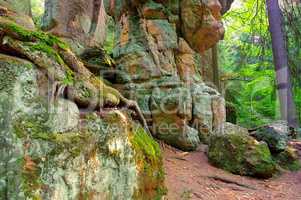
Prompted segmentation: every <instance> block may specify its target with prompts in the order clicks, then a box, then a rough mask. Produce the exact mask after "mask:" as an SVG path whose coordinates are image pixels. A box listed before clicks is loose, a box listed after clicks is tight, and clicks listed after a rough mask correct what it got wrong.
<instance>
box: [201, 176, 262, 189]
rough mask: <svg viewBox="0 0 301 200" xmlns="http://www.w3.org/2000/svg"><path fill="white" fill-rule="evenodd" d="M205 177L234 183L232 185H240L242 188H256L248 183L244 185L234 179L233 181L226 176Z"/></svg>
mask: <svg viewBox="0 0 301 200" xmlns="http://www.w3.org/2000/svg"><path fill="white" fill-rule="evenodd" d="M207 178H211V179H214V180H216V181H221V182H223V183H227V184H234V185H237V186H240V187H243V188H247V189H251V190H256V188H254V187H252V186H250V185H245V184H242V183H238V182H236V181H233V180H230V179H227V178H223V177H219V176H208V177H207Z"/></svg>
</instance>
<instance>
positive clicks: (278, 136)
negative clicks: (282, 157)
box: [251, 121, 289, 153]
mask: <svg viewBox="0 0 301 200" xmlns="http://www.w3.org/2000/svg"><path fill="white" fill-rule="evenodd" d="M251 135H252V136H253V137H255V138H256V139H257V140H259V141H264V142H266V143H267V144H268V146H269V148H270V150H271V152H272V153H280V152H282V151H284V150H285V149H286V147H287V144H288V141H289V136H288V135H289V127H288V125H287V123H286V122H283V121H279V122H275V123H272V124H269V125H266V126H263V127H260V128H258V129H257V130H256V131H255V132H252V133H251Z"/></svg>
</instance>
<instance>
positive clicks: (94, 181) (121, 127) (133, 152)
mask: <svg viewBox="0 0 301 200" xmlns="http://www.w3.org/2000/svg"><path fill="white" fill-rule="evenodd" d="M0 32H1V35H2V36H4V37H1V44H0V49H1V52H2V53H6V54H9V55H4V54H0V65H1V69H0V77H1V78H0V82H1V84H0V85H1V87H0V102H1V104H0V111H1V112H0V124H1V137H0V143H1V147H0V153H1V156H0V166H1V169H0V198H1V199H7V198H9V199H60V200H61V199H66V200H68V199H70V200H71V199H128V200H131V199H141V198H142V197H143V199H154V198H158V199H160V198H161V196H162V195H163V194H164V191H165V189H164V184H163V181H164V173H163V169H162V156H161V151H160V148H159V146H158V144H157V143H156V142H155V141H154V140H153V138H152V137H150V136H149V135H148V134H149V133H148V132H147V131H145V130H144V129H143V128H144V124H143V125H142V126H141V124H140V123H141V122H139V117H138V121H136V120H134V119H133V118H132V117H131V116H132V114H133V115H135V112H136V113H137V111H135V108H137V107H136V106H135V104H131V105H130V107H126V106H127V105H121V106H120V107H118V106H119V105H118V104H119V103H120V102H121V103H126V102H125V101H127V100H126V99H125V98H124V97H123V96H122V95H120V93H119V92H118V91H117V90H115V89H113V88H111V87H109V86H106V85H105V84H104V83H102V81H101V79H99V78H97V77H96V76H95V75H93V74H92V73H91V72H89V71H88V70H87V69H86V68H85V66H84V65H83V63H82V62H81V61H80V60H79V59H78V58H77V57H76V56H75V55H74V54H73V53H72V52H71V51H70V49H69V46H68V45H66V44H65V43H64V42H62V41H61V40H60V39H58V38H57V37H55V36H52V35H51V34H46V33H43V32H36V31H33V30H30V29H28V28H25V27H23V26H21V25H19V24H17V23H16V22H14V21H11V20H10V19H9V18H7V16H4V17H3V16H2V17H0ZM75 83H81V84H80V87H78V88H76V87H74V84H75ZM66 88H68V89H69V90H71V89H72V88H76V89H77V91H78V90H79V91H80V94H81V95H77V94H76V93H75V94H74V95H75V97H79V98H81V97H85V98H87V99H88V100H87V101H91V98H92V97H93V98H94V99H96V100H97V102H98V103H96V105H98V106H96V107H93V108H92V109H83V107H82V106H83V105H82V104H80V103H79V102H78V101H76V98H71V97H70V96H69V95H68V93H67V90H66ZM87 88H88V89H91V91H90V92H89V91H88V90H87ZM109 90H110V92H109ZM98 95H103V96H102V97H104V98H103V99H102V100H103V101H104V105H108V104H107V103H108V102H110V104H109V107H107V108H106V109H104V110H103V111H101V112H100V110H99V109H100V108H102V107H100V106H102V105H103V104H99V101H100V100H99V99H98V98H97V97H99V96H98ZM116 95H117V96H118V97H117V96H116ZM119 95H120V96H119ZM107 100H108V101H107ZM124 100H125V101H124ZM106 102H107V103H106ZM111 103H112V104H111ZM126 104H127V103H126ZM110 106H112V107H111V108H110ZM122 106H124V107H122ZM133 108H134V110H133ZM137 127H139V128H137ZM136 134H137V135H136ZM139 138H142V139H139ZM141 142H142V143H141ZM148 181H150V182H151V184H150V185H148V184H145V183H146V182H148Z"/></svg>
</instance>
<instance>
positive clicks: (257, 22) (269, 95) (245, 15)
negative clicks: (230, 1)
mask: <svg viewBox="0 0 301 200" xmlns="http://www.w3.org/2000/svg"><path fill="white" fill-rule="evenodd" d="M300 13H301V12H300ZM295 22H296V21H295ZM299 22H301V20H300V19H299ZM224 23H225V26H226V35H225V39H224V41H223V42H221V45H220V55H221V57H220V62H221V66H223V73H224V76H223V77H228V78H225V79H226V80H224V81H226V100H227V101H228V102H230V103H232V104H234V106H235V107H236V110H237V111H238V113H237V114H238V123H239V124H240V125H243V126H246V127H254V126H258V125H261V124H265V123H269V122H271V121H273V120H275V119H278V118H279V115H280V114H279V104H278V98H277V89H276V87H275V71H274V64H273V53H272V47H271V38H270V33H269V31H268V19H267V15H266V5H265V0H256V1H253V0H246V1H238V2H236V4H235V5H234V7H233V8H232V9H231V10H230V11H229V12H228V13H227V14H226V15H225V16H224ZM296 23H297V22H296ZM298 25H299V26H298V27H300V29H301V24H300V23H299V24H298ZM291 30H292V29H288V28H287V29H286V31H287V33H288V44H289V45H288V47H289V54H290V61H291V62H290V66H292V67H293V68H292V69H293V70H292V73H293V74H296V73H295V72H294V70H295V68H298V64H299V65H300V63H301V62H300V58H301V57H300V56H301V53H300V48H299V47H300V45H297V46H295V47H294V48H292V47H293V46H294V44H295V43H296V39H294V38H293V37H291V34H292V31H291ZM296 38H298V37H296ZM299 40H300V39H299ZM292 51H293V52H295V54H292V53H291V52H292ZM297 52H298V55H297ZM292 55H293V56H292ZM298 59H299V60H298ZM293 63H295V64H293ZM299 74H300V66H299ZM229 77H230V78H229ZM227 79H228V80H227ZM294 80H295V79H294ZM298 80H299V79H298ZM299 81H300V80H299ZM294 97H295V100H296V104H297V107H298V108H299V110H300V108H301V91H300V84H299V85H296V80H295V81H294Z"/></svg>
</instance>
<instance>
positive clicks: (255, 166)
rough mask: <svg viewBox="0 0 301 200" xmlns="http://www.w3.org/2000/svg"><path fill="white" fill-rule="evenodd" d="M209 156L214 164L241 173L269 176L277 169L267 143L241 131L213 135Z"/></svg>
mask: <svg viewBox="0 0 301 200" xmlns="http://www.w3.org/2000/svg"><path fill="white" fill-rule="evenodd" d="M208 158H209V161H210V163H212V164H213V165H214V166H217V167H219V168H222V169H225V170H227V171H229V172H232V173H234V174H239V175H247V176H254V177H259V178H269V177H271V176H273V174H275V172H276V171H277V170H276V163H275V162H274V161H273V158H272V155H271V152H270V150H269V148H268V146H267V144H266V143H264V142H258V141H256V140H255V139H254V138H252V137H250V136H249V135H248V134H245V133H240V132H230V133H228V134H213V135H211V136H210V141H209V149H208Z"/></svg>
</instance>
